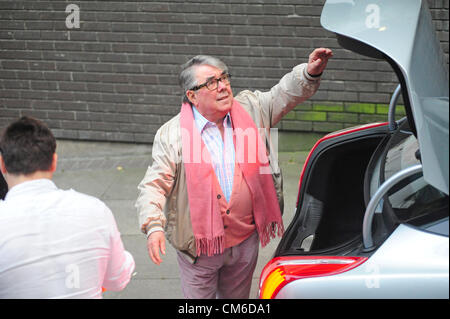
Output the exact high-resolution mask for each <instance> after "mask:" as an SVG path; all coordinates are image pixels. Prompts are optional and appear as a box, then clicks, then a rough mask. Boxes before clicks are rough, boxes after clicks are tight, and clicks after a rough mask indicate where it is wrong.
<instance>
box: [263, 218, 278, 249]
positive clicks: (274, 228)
mask: <svg viewBox="0 0 450 319" xmlns="http://www.w3.org/2000/svg"><path fill="white" fill-rule="evenodd" d="M283 234H284V226H283V222H277V221H274V222H271V223H269V224H267V225H266V226H265V227H262V229H258V235H259V240H260V242H261V246H262V247H263V248H264V247H265V246H266V245H267V244H268V243H269V242H270V240H271V239H273V238H275V237H276V236H277V235H278V237H281V236H283Z"/></svg>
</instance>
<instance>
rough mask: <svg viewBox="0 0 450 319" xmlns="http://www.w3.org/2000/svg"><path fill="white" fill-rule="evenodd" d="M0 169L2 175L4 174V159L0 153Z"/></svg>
mask: <svg viewBox="0 0 450 319" xmlns="http://www.w3.org/2000/svg"><path fill="white" fill-rule="evenodd" d="M0 171H1V172H2V174H3V175H5V174H6V165H5V161H4V160H3V156H1V155H0Z"/></svg>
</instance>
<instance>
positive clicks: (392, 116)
mask: <svg viewBox="0 0 450 319" xmlns="http://www.w3.org/2000/svg"><path fill="white" fill-rule="evenodd" d="M401 92H402V86H401V85H400V84H399V85H397V88H396V89H395V91H394V94H392V97H391V101H390V102H389V112H388V121H389V130H390V131H395V130H396V129H397V122H396V121H395V107H396V106H397V101H398V98H399V96H400V93H401Z"/></svg>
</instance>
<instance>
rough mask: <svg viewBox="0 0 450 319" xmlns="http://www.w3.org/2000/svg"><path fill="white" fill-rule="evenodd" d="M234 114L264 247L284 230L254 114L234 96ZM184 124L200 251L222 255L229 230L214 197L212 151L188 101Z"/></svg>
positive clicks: (183, 108) (188, 180)
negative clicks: (224, 225) (199, 128)
mask: <svg viewBox="0 0 450 319" xmlns="http://www.w3.org/2000/svg"><path fill="white" fill-rule="evenodd" d="M230 114H231V119H232V122H233V128H234V145H235V150H236V162H237V163H238V165H239V167H240V169H241V170H242V173H243V176H244V179H245V181H246V182H247V185H248V187H249V189H250V192H251V194H252V204H253V216H254V220H255V224H256V229H257V231H258V235H259V238H260V241H261V245H262V247H264V246H265V245H267V244H268V243H269V241H270V239H271V238H274V237H275V236H276V234H277V233H278V236H282V234H283V232H284V227H283V220H282V218H281V212H280V206H279V203H278V198H277V195H276V192H275V186H274V184H273V179H272V175H271V174H270V167H269V161H268V159H267V154H266V148H265V144H264V142H263V141H262V139H261V137H260V135H259V134H258V129H257V128H256V125H255V123H254V122H253V120H252V118H251V117H250V115H249V114H248V113H247V112H246V111H245V110H244V108H243V107H242V106H241V105H240V104H239V103H238V102H237V101H236V100H235V101H234V102H233V106H232V108H231V112H230ZM180 124H181V132H182V133H181V135H182V153H183V162H184V167H185V171H186V183H187V191H188V199H189V207H190V215H191V223H192V230H193V232H194V237H195V244H196V249H197V255H198V256H200V255H207V256H212V255H215V254H221V253H223V251H224V244H225V233H224V227H223V221H222V217H221V214H220V211H219V205H218V201H217V200H216V199H215V196H216V194H215V191H214V178H216V176H215V173H214V169H213V166H212V165H211V157H210V154H209V152H208V149H207V147H206V145H205V144H204V143H203V140H202V138H201V136H200V132H199V131H198V129H197V127H196V126H195V122H194V115H193V113H192V107H191V106H190V105H189V104H188V103H183V105H182V106H181V117H180ZM239 134H241V135H239ZM242 136H245V137H246V138H242ZM246 141H247V142H246ZM249 141H250V143H249ZM261 172H265V174H261ZM268 172H269V173H268ZM277 228H278V231H277Z"/></svg>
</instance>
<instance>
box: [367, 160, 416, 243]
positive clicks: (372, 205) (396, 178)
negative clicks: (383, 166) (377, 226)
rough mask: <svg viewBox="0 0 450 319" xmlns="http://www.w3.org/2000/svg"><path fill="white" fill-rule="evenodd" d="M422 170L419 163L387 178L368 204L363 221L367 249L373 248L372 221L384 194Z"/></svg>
mask: <svg viewBox="0 0 450 319" xmlns="http://www.w3.org/2000/svg"><path fill="white" fill-rule="evenodd" d="M421 171H422V164H417V165H414V166H410V167H408V168H405V169H404V170H401V171H400V172H397V173H396V174H394V175H392V176H391V177H390V178H389V179H388V180H386V181H385V182H384V183H383V184H382V185H381V186H380V187H379V188H378V190H377V191H376V192H375V194H374V195H373V196H372V198H371V199H370V201H369V204H368V205H367V208H366V212H365V213H364V221H363V242H364V247H365V248H366V249H368V248H372V246H373V239H372V221H373V215H374V213H375V209H376V207H377V206H378V203H379V202H380V200H381V199H382V198H383V196H384V195H385V194H386V193H387V192H388V191H389V190H390V189H391V187H392V186H394V185H395V184H397V183H398V182H400V181H401V180H403V179H405V178H406V177H409V176H412V175H414V174H417V173H420V172H421Z"/></svg>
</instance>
